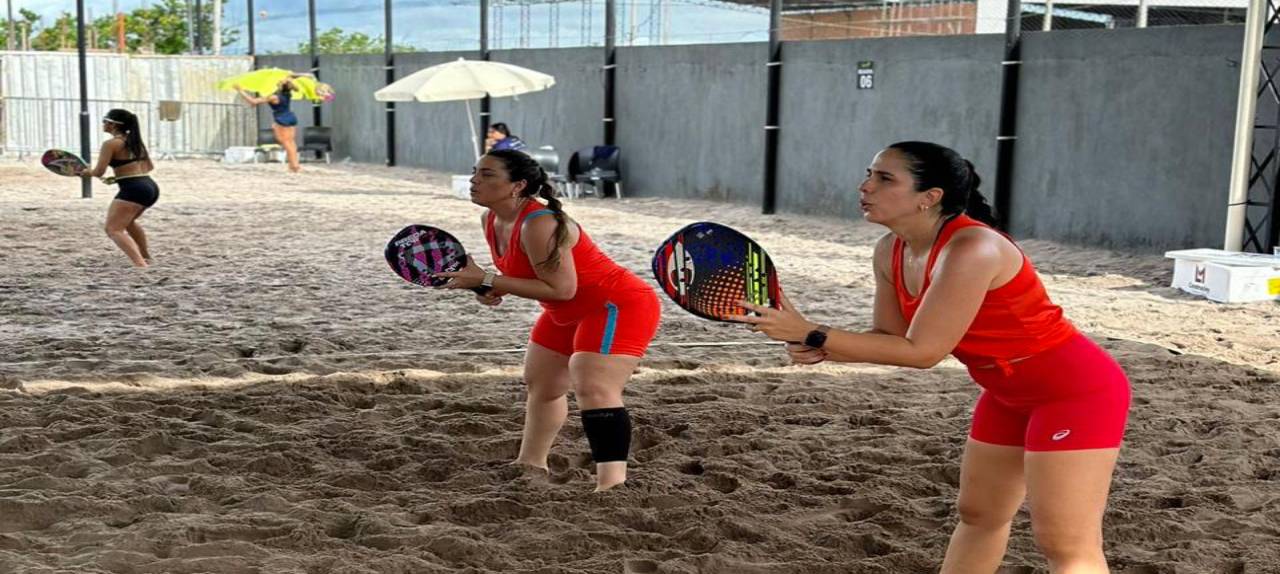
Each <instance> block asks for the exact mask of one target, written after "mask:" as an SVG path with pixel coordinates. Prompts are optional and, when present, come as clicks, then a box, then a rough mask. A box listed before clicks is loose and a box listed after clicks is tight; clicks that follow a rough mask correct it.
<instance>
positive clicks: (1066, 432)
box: [1052, 429, 1071, 440]
mask: <svg viewBox="0 0 1280 574" xmlns="http://www.w3.org/2000/svg"><path fill="white" fill-rule="evenodd" d="M1069 434H1071V429H1062V430H1060V431H1058V432H1056V433H1053V437H1052V438H1053V440H1062V439H1064V438H1067V435H1069Z"/></svg>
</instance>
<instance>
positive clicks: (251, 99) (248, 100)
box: [236, 86, 278, 106]
mask: <svg viewBox="0 0 1280 574" xmlns="http://www.w3.org/2000/svg"><path fill="white" fill-rule="evenodd" d="M236 92H237V93H239V94H240V97H241V98H244V101H245V103H247V104H249V105H251V106H256V105H258V104H268V103H272V104H273V103H276V101H278V100H273V98H275V97H276V96H275V95H271V96H267V97H265V98H258V97H254V96H251V95H249V92H246V91H244V90H242V89H240V87H239V86H236Z"/></svg>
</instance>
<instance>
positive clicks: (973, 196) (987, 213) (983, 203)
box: [964, 159, 998, 227]
mask: <svg viewBox="0 0 1280 574" xmlns="http://www.w3.org/2000/svg"><path fill="white" fill-rule="evenodd" d="M964 165H965V167H967V168H968V169H969V190H968V191H967V192H966V193H965V201H964V214H965V215H968V216H969V217H972V218H974V219H976V220H978V221H981V222H983V223H985V224H987V225H990V226H991V227H998V225H997V222H996V214H995V210H993V209H991V205H990V204H988V203H987V198H986V197H984V196H983V195H982V192H981V191H978V186H980V185H982V178H981V177H979V176H978V171H977V170H976V169H974V167H973V162H971V161H969V160H967V159H966V160H964Z"/></svg>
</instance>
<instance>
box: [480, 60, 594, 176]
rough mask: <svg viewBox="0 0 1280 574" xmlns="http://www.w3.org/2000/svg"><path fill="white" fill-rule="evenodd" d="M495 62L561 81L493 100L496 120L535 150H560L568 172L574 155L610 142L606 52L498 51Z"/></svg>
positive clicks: (561, 159)
mask: <svg viewBox="0 0 1280 574" xmlns="http://www.w3.org/2000/svg"><path fill="white" fill-rule="evenodd" d="M490 59H492V60H493V61H495V62H506V63H508V64H515V65H517V66H521V67H525V68H529V69H530V70H537V71H539V72H542V73H544V74H551V75H552V76H554V77H555V79H556V85H555V86H552V87H551V89H549V90H544V91H541V92H535V93H531V94H524V95H521V96H518V97H515V98H493V99H492V100H491V102H492V103H491V107H492V108H491V113H492V114H493V115H492V116H490V120H491V121H494V122H503V123H506V124H507V125H508V126H509V127H510V128H511V132H512V133H514V134H515V135H517V136H520V139H523V140H524V141H525V142H527V143H528V144H529V146H530V147H538V146H544V145H550V146H553V147H555V148H556V153H558V154H559V155H560V171H561V172H562V173H563V172H565V171H566V170H567V169H568V161H569V155H570V154H572V153H573V151H574V150H576V149H582V148H585V147H588V146H592V145H596V144H599V143H602V142H603V141H604V127H603V125H602V122H601V118H603V117H604V83H603V82H604V73H603V71H602V68H601V67H602V66H604V51H603V50H600V49H599V48H567V49H544V50H496V51H494V52H493V53H492V54H490Z"/></svg>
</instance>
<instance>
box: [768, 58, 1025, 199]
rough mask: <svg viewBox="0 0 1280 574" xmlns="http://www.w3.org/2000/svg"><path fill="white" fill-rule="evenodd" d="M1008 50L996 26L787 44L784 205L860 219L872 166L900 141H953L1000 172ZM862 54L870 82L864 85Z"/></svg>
mask: <svg viewBox="0 0 1280 574" xmlns="http://www.w3.org/2000/svg"><path fill="white" fill-rule="evenodd" d="M1002 50H1003V39H1002V38H1001V37H999V36H991V35H983V36H944V37H931V38H884V39H863V40H852V41H832V42H795V43H787V44H785V45H784V46H783V53H782V58H783V61H784V64H783V67H782V96H781V103H782V110H781V119H780V121H781V124H782V130H781V134H780V141H779V152H778V209H779V211H789V212H796V213H810V214H822V215H835V216H840V217H847V218H860V217H861V216H862V212H861V210H860V209H859V207H858V202H859V198H858V191H857V189H858V184H859V183H860V182H861V181H862V178H863V176H864V174H865V172H866V168H867V166H868V165H870V163H871V160H872V158H873V157H874V156H875V154H876V152H878V151H880V150H881V149H883V148H884V147H885V146H886V145H889V144H891V143H893V142H896V141H902V140H925V141H933V142H937V143H940V144H942V145H945V146H948V147H951V148H953V149H955V150H956V151H958V152H960V154H961V155H964V156H965V157H967V158H969V160H970V161H972V162H973V163H974V166H975V167H976V168H977V170H978V173H979V174H980V175H982V176H983V177H984V179H985V180H986V181H992V180H994V177H993V176H994V174H995V152H996V149H995V140H996V132H997V128H998V125H999V119H1000V57H1001V55H1002V53H1003V52H1002ZM862 60H870V61H872V62H873V64H874V68H873V69H874V70H875V76H874V78H875V84H874V88H872V89H868V90H859V89H857V74H856V68H857V63H858V62H859V61H862ZM761 90H763V88H761ZM760 157H763V156H762V155H757V156H756V157H755V158H752V159H753V160H755V161H756V163H755V164H754V165H755V166H757V167H756V168H755V171H756V172H757V173H759V172H760V168H759V167H758V166H759V163H758V162H759V161H760V160H759V159H756V158H760ZM987 192H988V194H990V189H989V188H988V189H987Z"/></svg>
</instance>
